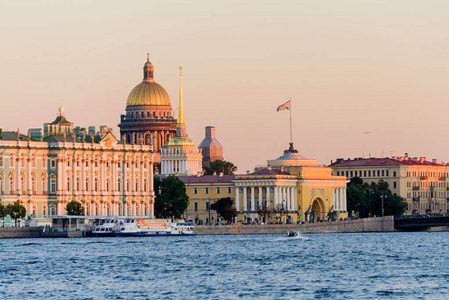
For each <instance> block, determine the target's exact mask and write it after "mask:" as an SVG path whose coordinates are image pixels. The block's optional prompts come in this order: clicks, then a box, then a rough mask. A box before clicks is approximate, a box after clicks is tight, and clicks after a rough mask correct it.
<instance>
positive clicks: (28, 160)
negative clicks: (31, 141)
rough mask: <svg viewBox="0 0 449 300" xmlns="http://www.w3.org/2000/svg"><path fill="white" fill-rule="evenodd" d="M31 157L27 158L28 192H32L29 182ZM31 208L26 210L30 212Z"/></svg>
mask: <svg viewBox="0 0 449 300" xmlns="http://www.w3.org/2000/svg"><path fill="white" fill-rule="evenodd" d="M31 159H32V158H31V157H30V158H28V159H27V185H28V186H27V190H28V194H31V193H32V184H31ZM30 211H31V210H28V212H30Z"/></svg>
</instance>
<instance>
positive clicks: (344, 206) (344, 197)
mask: <svg viewBox="0 0 449 300" xmlns="http://www.w3.org/2000/svg"><path fill="white" fill-rule="evenodd" d="M341 209H342V210H343V211H347V208H346V188H344V189H343V205H342V208H341Z"/></svg>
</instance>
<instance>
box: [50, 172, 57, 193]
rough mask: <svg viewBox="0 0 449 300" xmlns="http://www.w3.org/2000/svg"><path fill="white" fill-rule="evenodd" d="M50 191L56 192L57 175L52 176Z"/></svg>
mask: <svg viewBox="0 0 449 300" xmlns="http://www.w3.org/2000/svg"><path fill="white" fill-rule="evenodd" d="M50 192H51V193H52V194H53V193H56V176H52V177H51V178H50Z"/></svg>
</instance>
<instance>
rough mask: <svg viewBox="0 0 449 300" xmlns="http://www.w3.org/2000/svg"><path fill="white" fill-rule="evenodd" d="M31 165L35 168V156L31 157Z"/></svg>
mask: <svg viewBox="0 0 449 300" xmlns="http://www.w3.org/2000/svg"><path fill="white" fill-rule="evenodd" d="M31 167H32V168H36V158H35V157H33V158H31Z"/></svg>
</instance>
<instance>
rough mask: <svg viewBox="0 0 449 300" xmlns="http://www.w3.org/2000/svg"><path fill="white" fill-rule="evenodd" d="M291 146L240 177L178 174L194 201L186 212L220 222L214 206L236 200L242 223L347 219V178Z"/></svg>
mask: <svg viewBox="0 0 449 300" xmlns="http://www.w3.org/2000/svg"><path fill="white" fill-rule="evenodd" d="M331 173H332V169H331V168H328V167H318V166H317V165H316V161H315V160H310V159H306V158H304V157H303V156H301V155H299V153H298V151H297V150H295V149H294V148H293V144H290V149H288V150H286V151H284V154H283V155H282V156H281V157H279V158H277V159H274V160H269V161H268V164H267V167H264V168H256V170H255V172H253V173H249V174H244V175H243V174H242V175H213V176H212V175H210V176H208V175H197V176H180V177H179V179H180V180H181V181H183V182H184V184H185V185H186V188H187V194H188V196H189V198H190V204H189V207H188V209H187V211H186V216H187V217H188V218H191V219H192V220H196V221H198V222H200V223H201V222H202V223H209V222H211V223H213V222H215V221H217V215H216V213H215V212H214V211H211V210H210V204H211V203H214V202H215V201H216V200H218V199H220V198H224V197H231V198H232V199H233V200H234V204H235V207H236V209H237V212H238V216H237V220H238V221H240V222H263V223H268V222H282V223H292V222H297V221H303V222H317V221H320V220H325V219H327V218H330V219H336V218H346V217H347V215H348V214H347V211H346V183H347V180H346V177H343V176H332V174H331Z"/></svg>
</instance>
